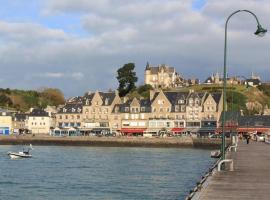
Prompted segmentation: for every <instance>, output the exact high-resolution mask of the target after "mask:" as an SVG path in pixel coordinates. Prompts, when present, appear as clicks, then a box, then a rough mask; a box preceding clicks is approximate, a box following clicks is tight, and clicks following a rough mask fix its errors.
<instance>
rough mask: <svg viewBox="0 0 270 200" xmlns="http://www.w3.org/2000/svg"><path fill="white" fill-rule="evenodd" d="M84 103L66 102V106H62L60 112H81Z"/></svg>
mask: <svg viewBox="0 0 270 200" xmlns="http://www.w3.org/2000/svg"><path fill="white" fill-rule="evenodd" d="M82 106H83V104H82V103H80V104H66V105H65V106H64V107H62V108H60V110H59V112H58V113H61V114H80V113H82Z"/></svg>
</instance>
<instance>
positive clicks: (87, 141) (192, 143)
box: [0, 135, 221, 149]
mask: <svg viewBox="0 0 270 200" xmlns="http://www.w3.org/2000/svg"><path fill="white" fill-rule="evenodd" d="M28 144H32V145H54V146H101V147H149V148H150V147H151V148H155V147H156V148H200V149H218V148H219V147H220V144H221V141H220V140H219V139H208V138H192V137H177V138H175V137H168V138H142V137H83V136H81V137H80V136H76V137H52V136H31V135H30V136H28V135H27V136H14V135H13V136H0V145H28Z"/></svg>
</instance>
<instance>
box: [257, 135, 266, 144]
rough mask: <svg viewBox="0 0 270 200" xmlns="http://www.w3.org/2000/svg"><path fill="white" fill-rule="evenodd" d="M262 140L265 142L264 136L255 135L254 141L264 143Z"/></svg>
mask: <svg viewBox="0 0 270 200" xmlns="http://www.w3.org/2000/svg"><path fill="white" fill-rule="evenodd" d="M264 140H265V137H264V134H257V135H256V141H258V142H264Z"/></svg>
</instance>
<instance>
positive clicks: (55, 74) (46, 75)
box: [31, 72, 84, 81]
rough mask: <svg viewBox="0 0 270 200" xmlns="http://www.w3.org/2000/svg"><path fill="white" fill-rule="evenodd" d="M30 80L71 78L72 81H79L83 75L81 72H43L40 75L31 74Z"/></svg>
mask: <svg viewBox="0 0 270 200" xmlns="http://www.w3.org/2000/svg"><path fill="white" fill-rule="evenodd" d="M31 78H46V79H64V78H72V79H74V80H77V81H80V80H82V79H83V78H84V75H83V73H81V72H72V73H63V72H45V73H42V74H32V75H31Z"/></svg>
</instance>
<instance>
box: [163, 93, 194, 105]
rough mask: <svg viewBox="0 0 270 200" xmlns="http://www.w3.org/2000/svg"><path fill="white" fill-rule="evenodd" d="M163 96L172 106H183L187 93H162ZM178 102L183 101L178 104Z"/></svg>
mask: <svg viewBox="0 0 270 200" xmlns="http://www.w3.org/2000/svg"><path fill="white" fill-rule="evenodd" d="M164 94H165V96H166V97H167V98H168V100H169V101H170V102H171V104H172V105H178V104H185V100H186V98H187V96H188V94H189V93H188V92H164ZM179 100H184V102H183V103H180V102H179Z"/></svg>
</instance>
